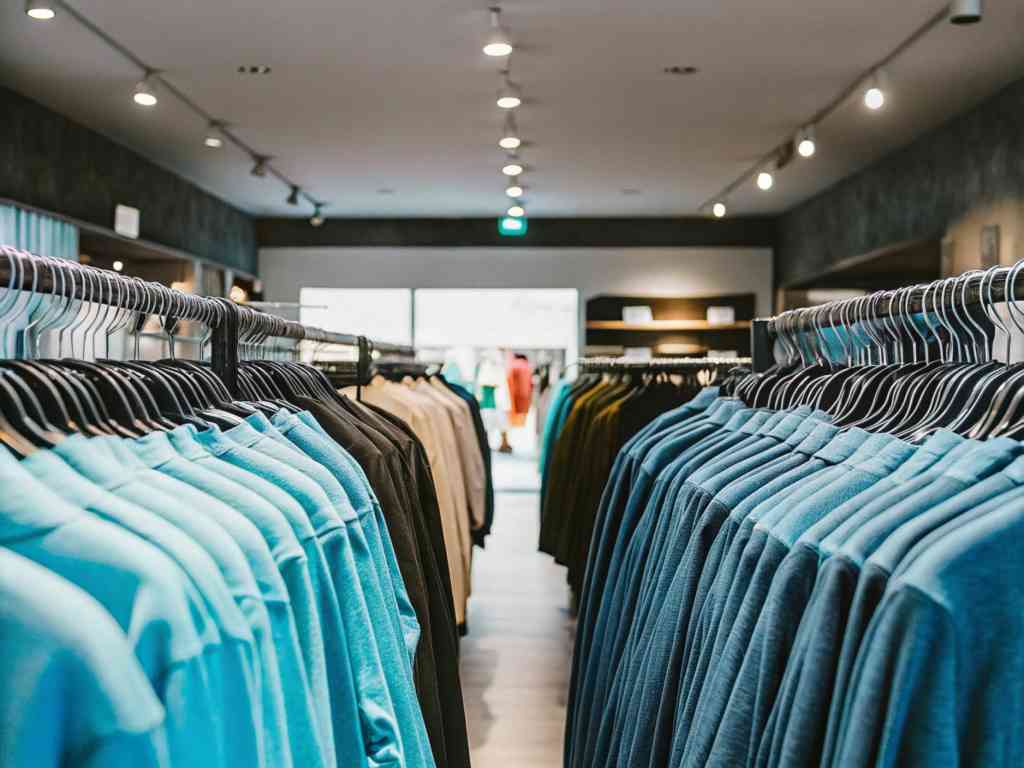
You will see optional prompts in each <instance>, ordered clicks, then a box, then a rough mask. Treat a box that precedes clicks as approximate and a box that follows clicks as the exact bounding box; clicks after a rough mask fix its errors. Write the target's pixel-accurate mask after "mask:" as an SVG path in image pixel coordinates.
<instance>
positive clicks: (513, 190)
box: [505, 179, 523, 197]
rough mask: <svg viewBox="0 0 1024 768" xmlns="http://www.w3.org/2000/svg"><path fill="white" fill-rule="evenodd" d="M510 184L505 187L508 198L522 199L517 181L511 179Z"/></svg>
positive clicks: (521, 192) (520, 188)
mask: <svg viewBox="0 0 1024 768" xmlns="http://www.w3.org/2000/svg"><path fill="white" fill-rule="evenodd" d="M512 182H513V183H512V184H510V185H509V186H507V187H505V194H506V195H508V196H509V197H522V196H523V188H522V187H521V186H519V179H513V180H512Z"/></svg>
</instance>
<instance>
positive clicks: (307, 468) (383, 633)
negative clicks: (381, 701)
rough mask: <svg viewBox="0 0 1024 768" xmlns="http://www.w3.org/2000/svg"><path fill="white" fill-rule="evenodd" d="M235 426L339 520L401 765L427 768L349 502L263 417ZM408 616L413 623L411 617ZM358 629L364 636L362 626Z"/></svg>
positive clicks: (373, 566) (381, 596)
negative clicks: (311, 487) (314, 491)
mask: <svg viewBox="0 0 1024 768" xmlns="http://www.w3.org/2000/svg"><path fill="white" fill-rule="evenodd" d="M240 426H241V427H243V428H244V427H246V426H250V427H252V428H253V430H254V431H255V432H257V433H258V434H259V435H260V436H261V438H263V439H260V440H258V441H256V442H255V443H254V444H253V447H254V448H256V450H258V451H261V452H263V453H264V454H266V455H267V456H268V457H270V458H274V459H277V460H278V461H281V462H282V463H286V464H287V465H288V466H291V467H294V468H295V469H298V470H299V471H301V472H302V473H303V474H304V475H306V476H307V477H310V478H312V479H313V480H315V481H316V483H317V484H318V485H319V486H320V487H321V489H322V490H323V492H324V493H325V494H326V496H327V498H328V499H329V500H330V502H331V504H332V506H333V507H334V510H335V512H336V514H337V516H338V518H340V519H341V520H342V521H343V522H344V524H345V532H346V534H347V537H348V544H349V551H350V552H351V557H352V565H353V568H354V571H353V572H354V574H355V575H356V577H357V578H358V580H359V587H360V588H361V591H362V600H363V604H364V605H365V610H366V615H367V621H368V622H369V626H370V627H372V628H373V634H374V637H375V638H376V645H377V647H376V649H375V651H376V654H377V656H378V658H379V659H380V664H381V668H382V669H383V673H384V680H385V682H386V684H387V689H388V692H389V694H390V696H391V701H392V704H393V706H394V711H395V717H396V722H397V724H398V728H399V732H400V735H401V739H402V745H403V753H404V755H405V759H406V761H407V765H409V766H418V765H423V766H433V765H434V756H433V752H432V751H431V749H430V739H429V737H428V736H427V727H426V723H425V721H424V720H423V712H422V710H421V709H420V706H419V701H418V699H417V698H416V689H415V686H414V684H413V676H412V661H411V657H409V655H408V652H407V650H406V647H405V637H404V635H403V632H402V629H401V624H400V622H399V618H398V608H397V604H396V598H395V592H394V590H393V589H392V590H391V592H390V594H387V593H386V592H385V589H384V586H383V579H382V574H381V572H380V571H379V570H378V563H377V562H376V560H375V559H374V557H373V555H372V553H371V551H370V546H369V543H368V542H367V539H366V535H365V534H364V532H363V527H362V525H361V524H360V520H359V518H358V516H357V515H356V511H355V509H354V508H353V506H352V503H351V502H350V501H349V498H348V496H347V495H346V494H345V491H344V489H343V488H342V487H341V485H339V483H338V481H337V480H336V479H335V478H334V476H333V475H332V474H331V472H330V471H329V470H328V469H327V468H326V467H324V466H323V465H322V464H320V463H319V462H317V461H315V460H314V459H311V458H310V457H309V456H307V455H306V454H304V453H303V452H302V451H301V450H299V449H298V448H296V447H295V445H294V444H292V443H291V442H290V441H289V440H288V438H286V437H284V435H282V434H281V433H280V432H279V431H278V430H277V429H276V428H275V427H274V426H273V424H271V422H270V420H269V419H267V418H266V417H265V416H263V415H262V414H254V415H253V416H250V417H248V418H247V419H246V421H245V423H244V424H242V425H240ZM228 434H230V435H231V436H232V437H234V438H237V439H239V440H248V439H249V438H247V437H246V436H245V432H244V430H243V429H240V428H239V427H236V428H234V429H232V430H230V431H229V433H228ZM383 573H384V575H387V573H388V572H387V569H386V566H385V567H384V572H383ZM412 618H413V620H415V617H412ZM364 627H365V625H364ZM363 631H364V632H365V628H364V630H363ZM417 636H418V628H417Z"/></svg>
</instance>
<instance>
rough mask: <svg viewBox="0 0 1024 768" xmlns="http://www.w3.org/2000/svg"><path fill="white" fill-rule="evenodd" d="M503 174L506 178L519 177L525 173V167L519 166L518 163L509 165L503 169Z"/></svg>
mask: <svg viewBox="0 0 1024 768" xmlns="http://www.w3.org/2000/svg"><path fill="white" fill-rule="evenodd" d="M501 172H502V173H504V174H505V175H506V176H518V175H519V174H520V173H522V172H523V166H521V165H518V164H517V163H509V164H508V165H506V166H505V167H504V168H502V169H501Z"/></svg>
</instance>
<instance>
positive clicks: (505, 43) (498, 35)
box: [484, 6, 512, 56]
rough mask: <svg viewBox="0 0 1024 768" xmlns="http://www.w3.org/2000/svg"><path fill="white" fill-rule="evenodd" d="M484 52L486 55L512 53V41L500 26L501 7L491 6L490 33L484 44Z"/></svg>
mask: <svg viewBox="0 0 1024 768" xmlns="http://www.w3.org/2000/svg"><path fill="white" fill-rule="evenodd" d="M484 53H485V54H487V55H488V56H508V55H509V54H510V53H512V43H511V42H510V41H509V39H508V35H507V34H506V32H505V30H504V29H502V26H501V8H498V7H497V6H495V7H494V8H491V33H490V34H489V35H488V36H487V42H486V43H485V44H484Z"/></svg>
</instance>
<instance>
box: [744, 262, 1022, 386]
mask: <svg viewBox="0 0 1024 768" xmlns="http://www.w3.org/2000/svg"><path fill="white" fill-rule="evenodd" d="M1018 298H1024V261H1020V262H1017V263H1016V264H1014V265H1013V266H1012V267H992V268H990V269H987V270H975V271H972V272H965V273H964V274H961V275H957V276H955V277H947V278H943V279H942V280H935V281H933V282H930V283H922V284H920V285H914V286H908V287H905V288H896V289H893V290H887V291H876V292H874V293H869V294H866V295H865V296H859V297H856V298H852V299H841V300H839V301H832V302H828V303H826V304H820V305H817V306H813V307H805V308H801V309H792V310H788V311H786V312H783V313H782V314H780V315H776V316H774V317H768V318H760V319H755V320H754V321H753V322H752V323H751V328H750V334H751V350H752V355H753V370H754V372H755V373H760V372H763V371H766V370H768V368H770V367H771V366H772V365H774V364H775V360H774V357H773V354H772V347H773V340H774V339H775V337H776V336H778V334H779V331H780V327H783V326H784V327H787V328H789V329H791V330H793V331H797V332H799V331H813V330H814V329H816V328H817V329H823V328H830V327H831V328H838V327H842V326H846V325H848V324H849V323H850V321H864V320H880V319H882V318H895V317H908V316H913V315H919V314H923V313H925V312H926V311H927V312H931V313H938V314H939V315H940V316H946V315H950V314H952V313H955V312H960V313H963V312H964V311H965V310H966V311H970V312H972V313H978V312H981V311H982V310H984V312H985V313H987V312H989V311H991V310H992V309H993V305H995V304H1002V303H1005V302H1008V301H1013V302H1016V301H1017V300H1018Z"/></svg>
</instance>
